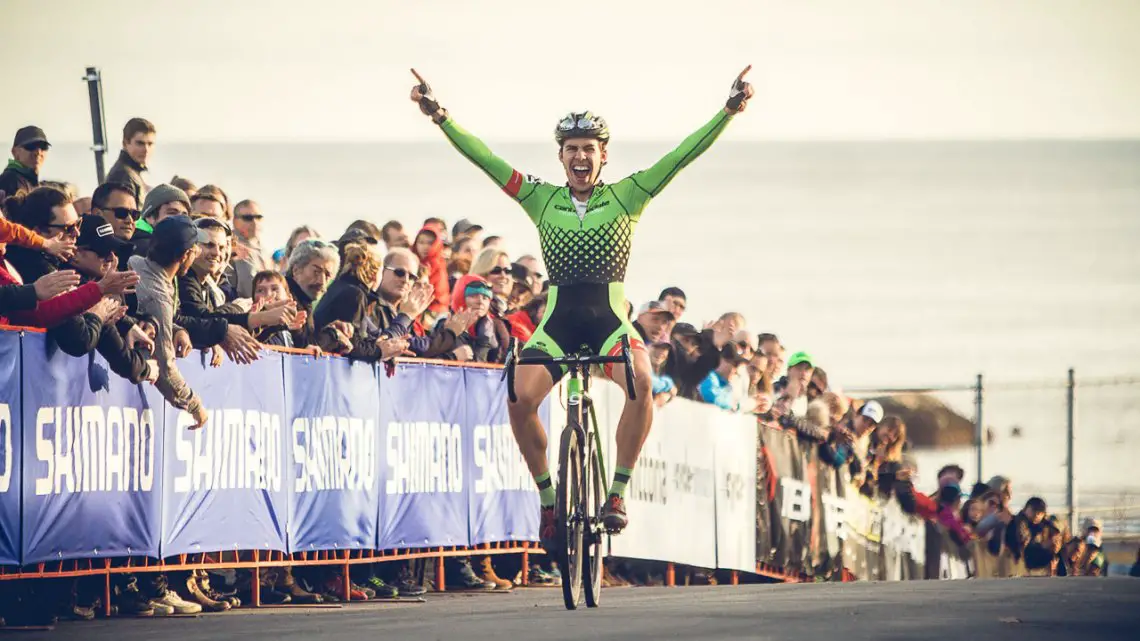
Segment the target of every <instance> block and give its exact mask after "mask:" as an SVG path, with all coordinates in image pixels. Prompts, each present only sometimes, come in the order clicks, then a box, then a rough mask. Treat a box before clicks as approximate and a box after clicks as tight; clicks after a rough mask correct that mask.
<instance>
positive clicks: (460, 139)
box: [439, 117, 539, 203]
mask: <svg viewBox="0 0 1140 641" xmlns="http://www.w3.org/2000/svg"><path fill="white" fill-rule="evenodd" d="M439 128H440V129H442V130H443V133H444V135H446V136H447V139H448V140H449V141H450V142H451V144H452V146H454V147H455V148H456V149H458V150H459V153H461V154H463V155H464V156H466V157H467V160H470V161H471V162H472V163H474V164H475V165H476V166H477V167H479V168H480V169H482V170H483V173H485V174H487V175H488V176H490V178H491V180H493V181H495V184H496V185H498V186H499V188H500V189H502V190H503V191H505V192H506V193H507V195H508V196H510V197H511V198H514V199H515V200H516V201H518V202H520V203H521V202H523V201H524V200H526V199H527V197H529V196H530V195H531V194H532V193H533V192H534V190H535V189H536V188H537V187H538V185H539V182H538V181H537V180H536V179H534V178H532V177H529V176H526V175H524V174H523V173H522V172H520V171H518V170H517V169H515V168H514V167H511V165H510V163H508V162H507V161H505V160H503V159H502V158H499V157H498V156H496V155H495V154H494V152H492V151H491V149H490V148H489V147H488V146H487V145H486V144H484V143H483V141H482V140H479V139H478V138H476V137H475V136H474V135H472V134H471V132H469V131H467V130H466V129H464V128H463V127H460V126H459V125H458V124H456V122H455V120H454V119H452V118H450V117H449V118H448V119H447V120H444V121H443V124H441V125H440V126H439Z"/></svg>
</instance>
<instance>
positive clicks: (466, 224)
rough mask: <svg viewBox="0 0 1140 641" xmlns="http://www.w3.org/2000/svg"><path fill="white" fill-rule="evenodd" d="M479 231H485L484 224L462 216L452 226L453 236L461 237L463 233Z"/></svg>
mask: <svg viewBox="0 0 1140 641" xmlns="http://www.w3.org/2000/svg"><path fill="white" fill-rule="evenodd" d="M477 231H483V226H482V225H477V224H475V223H473V222H471V221H470V220H468V219H466V218H462V219H460V220H458V221H456V223H455V224H454V225H452V226H451V237H452V238H459V237H460V236H462V235H463V234H473V233H475V232H477Z"/></svg>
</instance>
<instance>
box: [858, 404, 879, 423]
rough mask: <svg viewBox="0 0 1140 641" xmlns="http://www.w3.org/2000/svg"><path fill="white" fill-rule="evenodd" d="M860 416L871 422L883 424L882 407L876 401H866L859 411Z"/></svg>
mask: <svg viewBox="0 0 1140 641" xmlns="http://www.w3.org/2000/svg"><path fill="white" fill-rule="evenodd" d="M859 415H860V416H866V417H867V418H869V419H871V421H872V422H874V423H876V424H878V423H882V422H883V406H882V405H879V402H878V401H867V402H866V403H864V404H863V409H862V410H860V411H859Z"/></svg>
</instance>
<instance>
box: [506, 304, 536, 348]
mask: <svg viewBox="0 0 1140 641" xmlns="http://www.w3.org/2000/svg"><path fill="white" fill-rule="evenodd" d="M506 321H507V323H508V324H509V325H510V328H511V336H513V337H515V338H516V339H518V341H519V342H520V343H522V344H524V345H525V344H526V342H527V341H529V340H530V337H531V336H534V330H536V329H538V325H536V324H535V322H534V320H533V319H531V317H530V314H528V313H527V311H526V310H525V309H520V310H519V311H517V312H515V313H513V314H511V315H509V316H507V318H506Z"/></svg>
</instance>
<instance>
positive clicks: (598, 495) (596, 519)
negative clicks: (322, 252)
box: [582, 425, 606, 608]
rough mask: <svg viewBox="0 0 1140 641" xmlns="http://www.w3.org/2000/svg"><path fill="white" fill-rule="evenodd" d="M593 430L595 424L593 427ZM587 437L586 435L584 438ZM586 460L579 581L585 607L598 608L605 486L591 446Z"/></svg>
mask: <svg viewBox="0 0 1140 641" xmlns="http://www.w3.org/2000/svg"><path fill="white" fill-rule="evenodd" d="M594 427H595V429H596V428H597V426H596V425H595V426H594ZM587 438H588V437H587ZM587 449H588V450H589V451H590V452H591V456H590V460H589V461H587V462H586V483H585V488H584V489H585V497H586V500H585V504H586V519H585V521H586V533H585V535H584V537H583V538H584V541H583V554H582V556H583V559H582V560H583V563H582V582H583V583H584V584H585V587H586V606H587V607H591V608H596V607H598V604H599V603H601V600H602V564H603V563H604V559H603V558H602V554H603V552H602V546H603V544H604V543H605V539H606V531H605V528H604V527H603V526H602V503H603V502H604V500H605V491H606V488H605V486H604V485H603V483H604V480H603V479H602V467H601V465H599V464H598V457H599V456H600V454H599V453H598V452H594V451H593V448H587Z"/></svg>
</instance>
